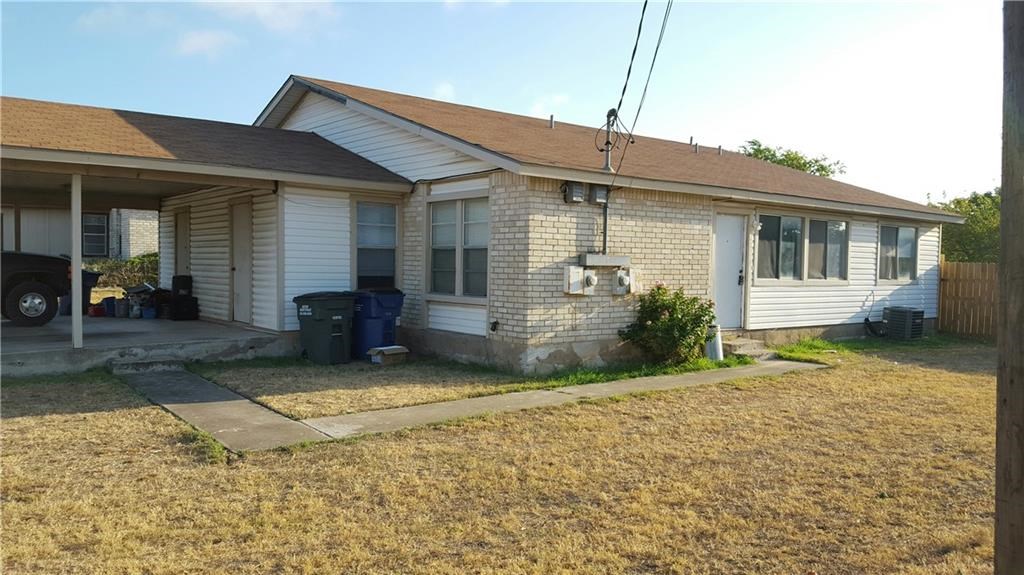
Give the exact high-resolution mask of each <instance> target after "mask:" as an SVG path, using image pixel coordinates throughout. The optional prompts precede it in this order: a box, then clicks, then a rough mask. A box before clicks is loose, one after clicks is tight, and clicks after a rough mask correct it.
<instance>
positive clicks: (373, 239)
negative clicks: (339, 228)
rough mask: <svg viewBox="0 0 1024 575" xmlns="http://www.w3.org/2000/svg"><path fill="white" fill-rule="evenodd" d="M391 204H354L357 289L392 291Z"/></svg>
mask: <svg viewBox="0 0 1024 575" xmlns="http://www.w3.org/2000/svg"><path fill="white" fill-rule="evenodd" d="M396 211H397V209H396V206H395V205H394V204H378V203H370V202H358V203H357V204H356V288H357V289H366V288H393V287H395V246H396V245H397V244H398V236H397V233H398V228H397V226H396V218H395V212H396Z"/></svg>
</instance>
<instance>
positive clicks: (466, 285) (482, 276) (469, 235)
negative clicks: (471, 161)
mask: <svg viewBox="0 0 1024 575" xmlns="http://www.w3.org/2000/svg"><path fill="white" fill-rule="evenodd" d="M490 237H491V231H490V212H489V210H488V207H487V198H480V199H477V200H466V201H465V202H464V203H463V207H462V238H463V239H462V293H463V295H471V296H486V295H487V243H488V241H490Z"/></svg>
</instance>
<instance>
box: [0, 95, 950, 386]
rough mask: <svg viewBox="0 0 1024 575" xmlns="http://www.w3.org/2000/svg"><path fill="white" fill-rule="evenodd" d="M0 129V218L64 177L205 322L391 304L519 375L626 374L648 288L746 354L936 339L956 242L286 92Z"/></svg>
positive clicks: (692, 177) (525, 134) (459, 348)
mask: <svg viewBox="0 0 1024 575" xmlns="http://www.w3.org/2000/svg"><path fill="white" fill-rule="evenodd" d="M3 120H4V130H3V142H2V144H3V148H2V152H3V158H4V159H3V162H4V163H3V170H4V183H3V185H4V201H5V202H6V201H7V199H8V197H11V196H17V197H16V198H15V199H18V198H20V197H22V196H33V197H35V196H38V195H39V194H41V193H45V194H48V195H49V196H52V197H53V198H54V200H55V201H57V200H64V201H66V200H65V198H66V197H67V195H68V194H67V191H65V189H64V188H63V187H61V188H59V189H54V188H55V187H56V184H59V185H60V186H67V183H66V181H67V179H68V175H70V176H71V198H72V200H74V197H75V193H76V189H77V190H78V193H79V194H80V196H81V202H82V204H83V208H81V209H85V207H84V206H87V205H88V206H92V205H96V206H99V207H102V208H104V209H106V208H112V207H118V206H121V207H132V208H140V207H141V208H144V209H145V208H148V209H158V210H159V213H160V216H159V228H160V241H159V244H160V245H159V247H160V254H161V270H160V278H161V279H160V281H161V284H163V285H170V281H171V277H172V276H173V275H175V274H185V273H187V274H191V275H192V276H193V281H194V286H195V294H196V296H197V297H199V299H200V307H201V313H202V315H203V317H204V318H206V319H209V320H215V321H222V322H238V323H241V324H244V325H251V326H255V327H258V328H262V329H266V330H272V331H274V332H293V331H294V330H296V329H297V328H298V323H297V318H296V312H295V307H294V304H293V303H292V298H293V297H294V296H296V295H299V294H302V293H306V292H311V291H319V290H346V289H355V288H373V287H397V288H400V289H401V290H403V291H404V292H405V293H406V300H405V307H404V309H403V313H402V318H401V326H402V337H403V338H404V340H405V342H406V343H407V344H408V345H410V346H411V347H413V348H414V349H417V350H420V351H431V352H435V353H438V354H441V355H445V356H449V357H454V358H457V359H462V360H469V361H483V362H486V363H490V364H494V365H500V366H505V367H511V368H515V369H520V370H524V371H548V370H552V369H558V368H561V367H564V366H569V365H575V364H600V363H603V362H606V361H610V360H612V359H615V358H617V357H622V356H623V355H624V354H627V353H629V350H628V349H627V348H626V347H625V346H623V345H622V344H621V342H620V341H619V338H618V332H619V330H620V329H622V328H623V327H625V326H626V325H627V324H628V323H629V322H630V321H631V320H632V318H633V306H634V302H635V299H634V297H633V296H632V294H633V293H635V292H636V291H637V290H639V289H643V288H644V287H645V286H650V285H652V284H653V283H654V282H664V283H665V284H667V285H669V286H671V287H682V288H683V289H684V290H686V292H687V293H690V294H693V295H698V296H701V297H708V298H712V299H714V300H715V302H716V312H717V315H718V321H719V323H721V324H722V326H723V327H724V328H725V329H729V330H736V331H741V332H746V333H748V334H751V335H754V336H756V337H764V338H769V339H779V338H786V337H795V336H797V335H805V334H822V335H826V336H841V335H856V334H860V333H862V329H863V328H862V323H863V321H864V318H871V319H872V320H876V321H877V320H878V319H880V316H881V313H882V308H883V307H885V306H889V305H911V306H915V307H920V308H923V309H924V310H925V317H926V318H927V321H928V323H929V326H930V327H933V326H934V318H935V317H936V314H937V304H938V284H939V275H938V269H939V266H938V263H939V241H940V236H941V225H942V224H943V223H956V222H960V221H962V220H961V219H960V218H959V217H958V216H954V215H951V214H948V213H945V212H942V211H940V210H936V209H933V208H930V207H927V206H923V205H920V204H916V203H913V202H909V201H906V200H902V199H899V198H895V197H892V196H887V195H885V194H881V193H878V192H873V191H870V190H866V189H864V188H859V187H856V186H852V185H849V184H845V183H842V182H838V181H835V180H830V179H826V178H820V177H817V176H812V175H808V174H805V173H802V172H798V171H795V170H791V169H789V168H785V167H781V166H776V165H773V164H768V163H765V162H762V161H760V160H756V159H752V158H748V157H746V156H744V155H742V154H738V153H734V152H729V151H724V150H720V149H716V148H708V147H704V146H696V145H690V144H686V143H681V142H673V141H668V140H660V139H654V138H646V137H642V136H637V137H636V143H635V144H633V145H631V146H630V149H629V156H628V160H627V161H626V162H625V163H624V164H623V165H622V167H621V170H620V172H619V173H609V172H608V171H606V170H604V169H603V167H604V156H603V154H601V153H599V152H597V151H595V148H594V137H595V134H594V129H593V128H588V127H584V126H576V125H571V124H564V123H556V122H553V121H552V120H542V119H537V118H530V117H525V116H519V115H514V114H507V113H502V112H496V111H491V110H485V109H480V108H474V107H469V106H462V105H458V104H451V103H446V102H439V101H434V100H428V99H424V98H417V97H412V96H406V95H401V94H395V93H390V92H385V91H380V90H373V89H369V88H362V87H357V86H351V85H346V84H340V83H336V82H330V81H325V80H318V79H313V78H306V77H300V76H292V77H290V78H289V79H288V80H287V81H286V82H285V84H284V85H283V86H282V87H281V88H280V90H279V91H278V92H277V94H276V95H274V97H273V99H272V100H271V101H270V103H269V104H268V105H267V107H266V108H265V109H264V110H263V112H262V113H261V114H260V115H259V117H258V119H257V120H256V122H255V126H240V125H235V124H225V123H220V122H210V121H204V120H194V119H188V118H175V117H168V116H156V115H151V114H140V113H135V112H123V111H115V110H106V109H100V108H88V107H80V106H69V105H64V104H54V103H47V102H37V101H30V100H18V99H12V98H5V99H4V101H3ZM9 172H10V173H12V174H15V173H17V174H21V175H22V176H18V177H22V178H23V179H24V182H21V183H22V184H23V185H20V186H18V187H17V189H15V187H14V186H11V187H10V191H9V186H8V173H9ZM83 181H84V184H83ZM76 182H77V183H76ZM30 184H31V185H35V186H37V188H39V189H35V190H33V189H32V188H31V186H30ZM76 186H77V188H76ZM83 186H84V191H83ZM602 199H606V200H607V202H606V203H601V200H602ZM73 204H74V202H73V201H72V205H73ZM606 218H607V219H606ZM605 221H607V225H605V223H604V222H605ZM72 237H74V236H72ZM605 245H606V246H607V249H605Z"/></svg>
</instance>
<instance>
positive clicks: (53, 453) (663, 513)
mask: <svg viewBox="0 0 1024 575" xmlns="http://www.w3.org/2000/svg"><path fill="white" fill-rule="evenodd" d="M950 358H953V359H950ZM836 359H841V360H842V361H841V362H840V363H839V365H838V366H837V367H835V368H834V369H830V370H826V371H817V372H812V373H808V372H803V373H797V374H792V375H788V376H784V377H780V378H775V379H771V380H753V381H743V382H738V383H733V384H723V385H718V386H707V387H698V388H690V389H686V390H682V391H677V392H669V393H660V394H655V395H648V396H643V397H636V398H630V399H628V400H625V401H602V402H597V403H591V404H580V405H571V406H565V407H559V408H552V409H541V410H533V411H528V412H522V413H515V414H507V415H501V416H494V417H490V418H485V419H479V420H470V421H466V422H462V423H460V424H458V425H450V426H440V427H435V428H427V429H421V430H415V431H410V432H405V433H399V434H393V435H385V436H377V437H370V438H365V439H360V440H356V441H350V442H341V443H333V444H325V445H316V446H312V447H309V448H306V449H301V450H295V451H291V452H270V453H261V454H256V455H249V456H246V457H245V458H244V459H241V460H238V459H235V460H232V461H231V462H229V463H228V464H213V465H211V464H208V463H205V462H206V458H205V457H203V456H202V454H201V453H196V452H195V449H194V447H193V446H190V445H186V444H183V443H182V438H183V437H184V436H185V435H186V433H187V431H188V430H187V428H186V426H184V425H183V424H181V423H180V422H178V421H177V420H175V419H174V418H173V417H171V416H170V415H168V414H167V413H165V412H163V411H162V410H160V409H158V408H156V407H153V406H150V405H147V404H146V403H145V402H143V401H141V400H140V399H139V398H138V396H136V395H135V394H134V393H133V392H131V391H130V390H129V389H127V388H125V387H122V386H121V385H119V384H117V383H104V382H103V381H96V380H95V379H94V380H92V381H82V378H68V380H67V381H64V382H61V383H49V384H44V383H34V384H28V385H14V386H11V385H5V386H4V389H3V408H4V413H3V436H2V447H3V453H2V463H3V475H4V477H3V490H2V496H3V511H2V518H3V524H4V529H3V534H2V554H3V567H4V572H5V573H44V572H51V573H52V572H72V573H74V572H77V573H125V572H133V573H143V572H145V573H182V572H213V573H265V572H306V573H320V572H331V573H341V572H408V573H463V572H484V573H486V572H503V573H505V572H508V573H553V572H603V573H623V572H625V573H648V572H659V573H660V572H676V573H751V572H758V573H800V574H803V573H812V572H816V573H821V574H825V573H839V574H845V573H850V574H852V573H913V574H924V573H929V574H930V573H945V574H953V573H968V574H971V573H988V572H991V568H992V567H991V561H992V536H991V527H990V526H991V522H992V497H993V474H992V467H993V439H992V437H993V431H994V422H993V409H992V407H993V401H994V376H993V372H992V370H991V368H990V367H989V366H993V365H994V353H993V351H992V349H991V348H986V347H960V348H956V349H941V350H931V351H927V352H922V353H920V354H916V355H915V356H913V357H912V358H910V359H911V360H912V361H911V362H910V363H905V362H904V361H903V358H902V356H901V357H898V358H897V357H888V358H885V359H879V358H873V357H859V356H852V355H844V356H842V357H837V358H836ZM894 359H895V360H897V361H900V363H899V364H894V363H893V360H894ZM956 360H959V361H960V362H961V366H958V365H957V361H956ZM935 365H939V367H938V368H936V367H934V366H935ZM85 379H86V380H87V379H88V378H85Z"/></svg>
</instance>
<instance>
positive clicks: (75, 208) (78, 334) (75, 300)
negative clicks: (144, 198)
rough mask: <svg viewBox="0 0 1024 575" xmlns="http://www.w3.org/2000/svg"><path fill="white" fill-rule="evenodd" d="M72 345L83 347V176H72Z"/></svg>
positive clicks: (76, 347)
mask: <svg viewBox="0 0 1024 575" xmlns="http://www.w3.org/2000/svg"><path fill="white" fill-rule="evenodd" d="M71 347H73V348H75V349H81V348H82V176H81V174H72V176H71Z"/></svg>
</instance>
